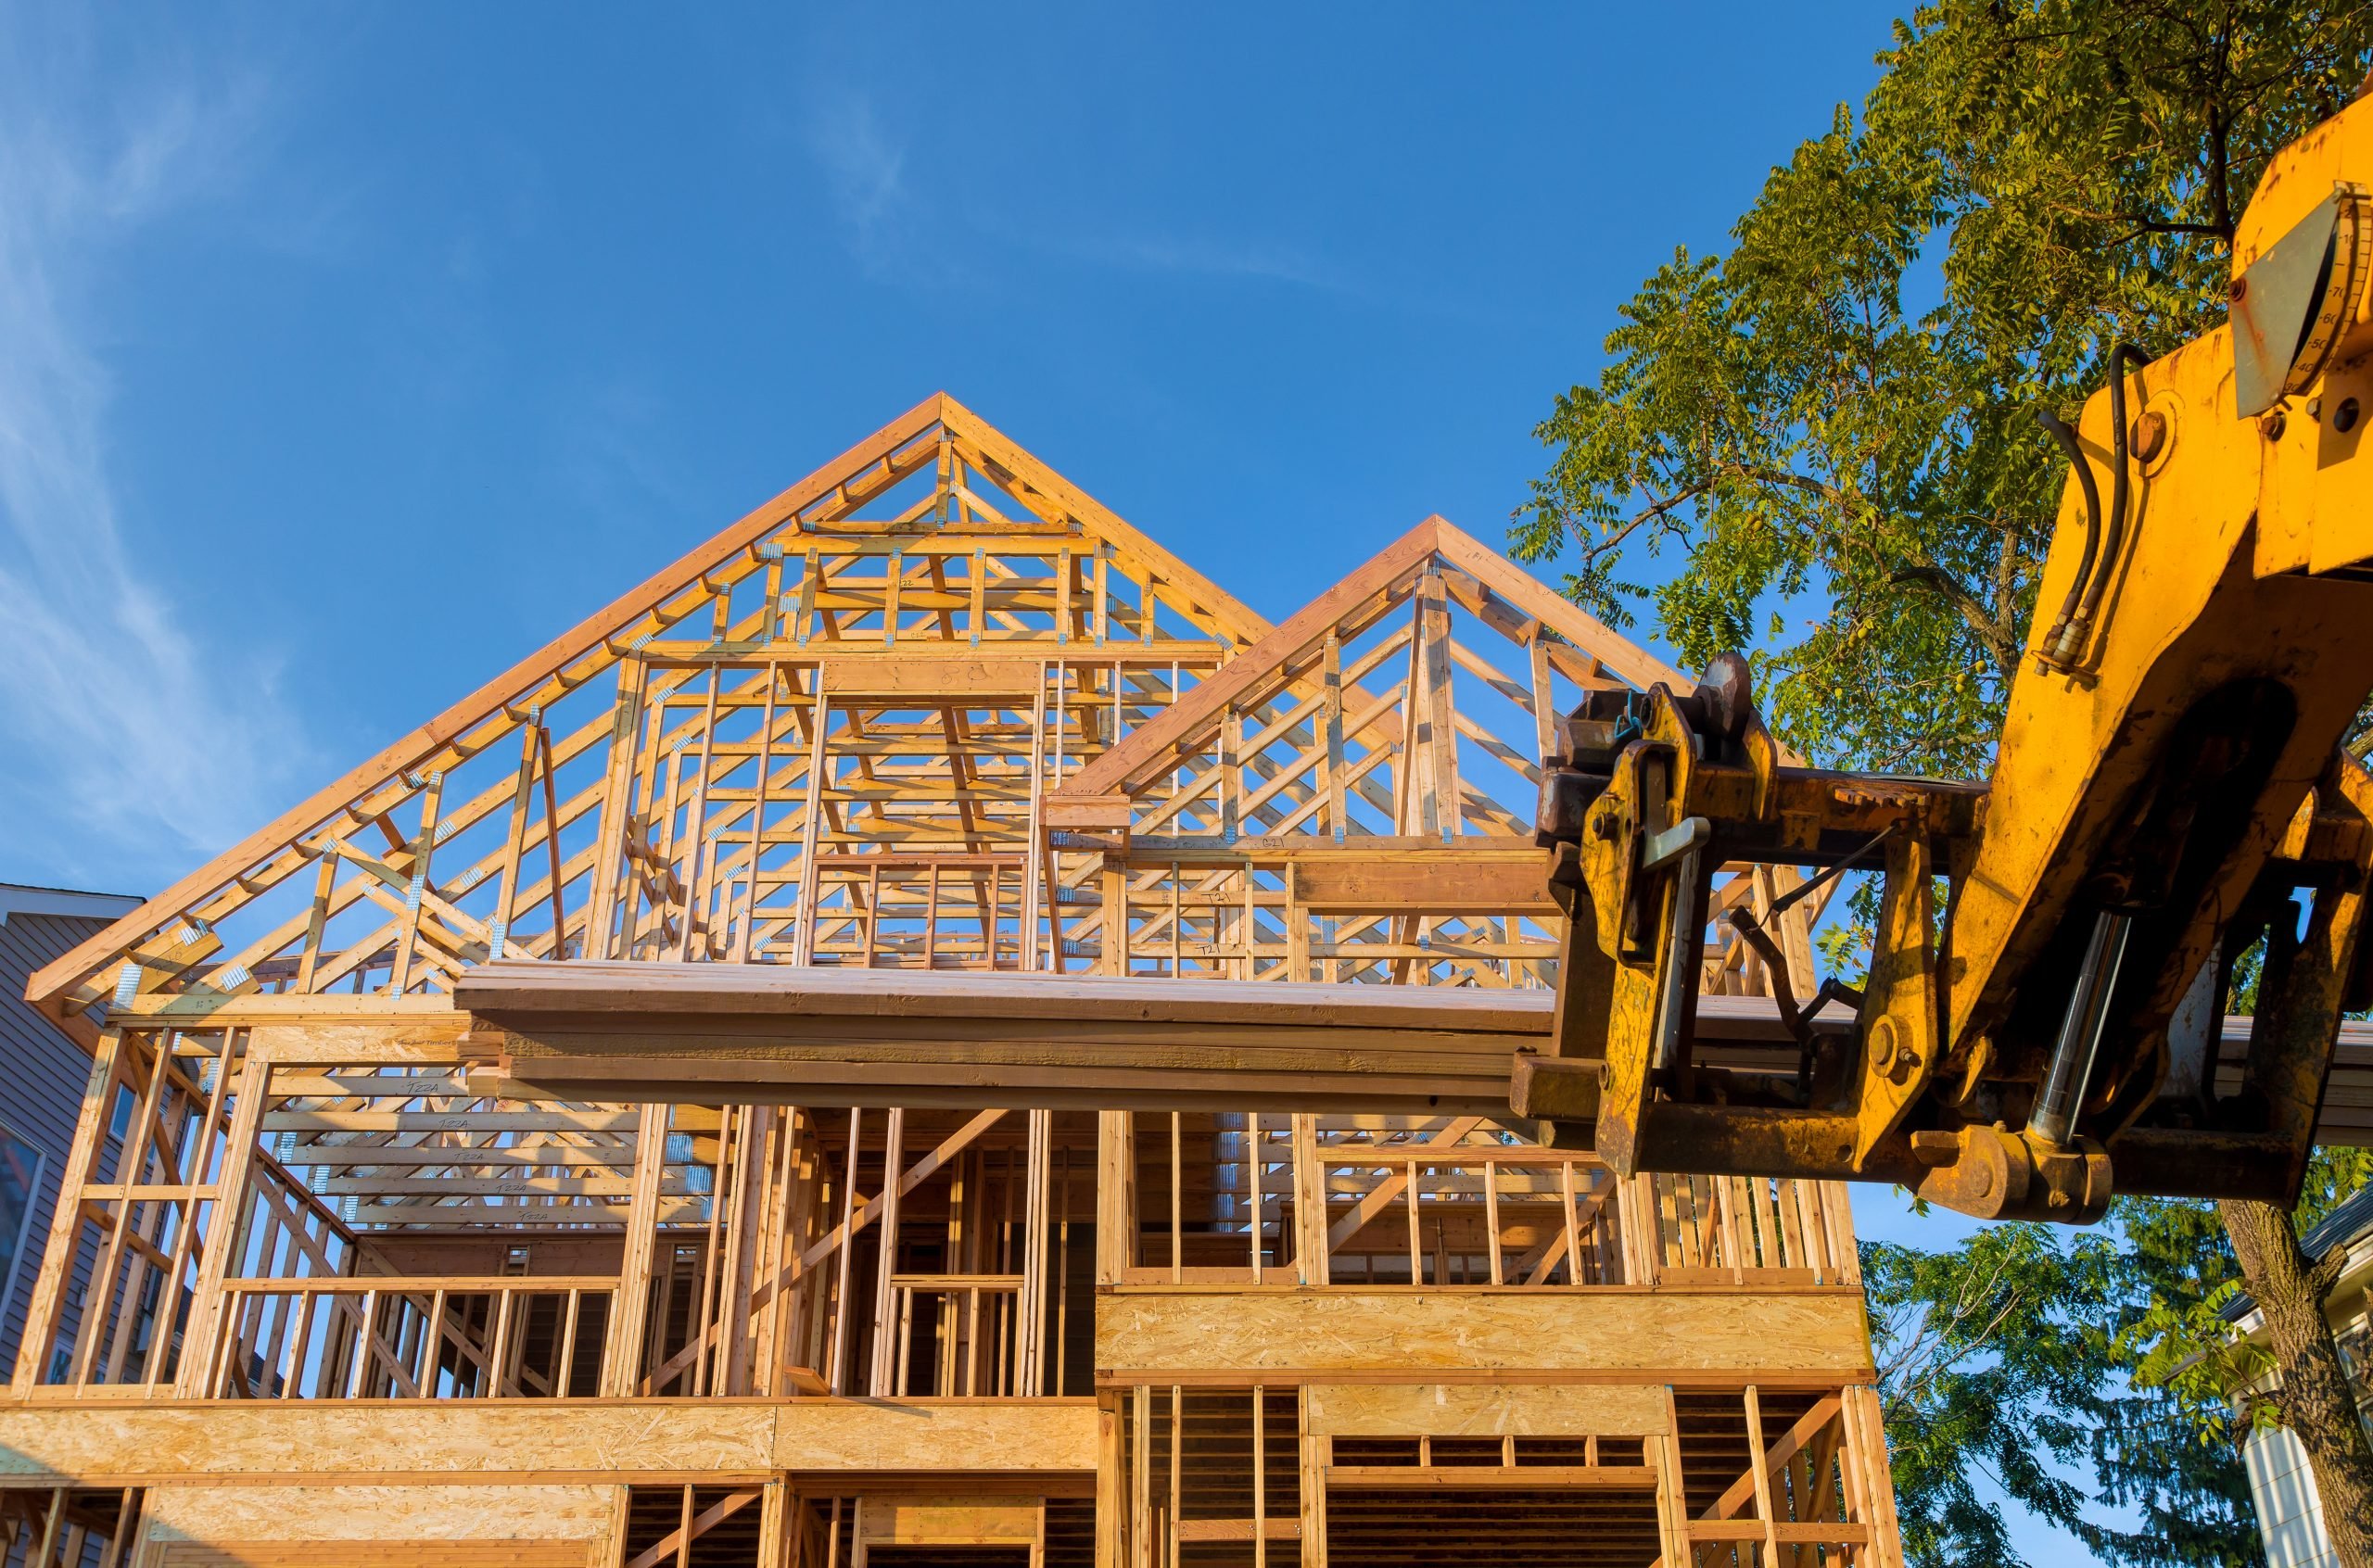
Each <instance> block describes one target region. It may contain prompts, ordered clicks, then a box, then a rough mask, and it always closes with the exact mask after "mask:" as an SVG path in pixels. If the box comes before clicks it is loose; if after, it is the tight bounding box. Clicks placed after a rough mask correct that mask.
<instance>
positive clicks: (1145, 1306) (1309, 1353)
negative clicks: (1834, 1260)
mask: <svg viewBox="0 0 2373 1568" xmlns="http://www.w3.org/2000/svg"><path fill="white" fill-rule="evenodd" d="M1096 1365H1097V1367H1098V1377H1100V1378H1105V1379H1106V1380H1107V1381H1110V1382H1113V1383H1131V1382H1144V1381H1154V1382H1160V1381H1161V1379H1160V1378H1151V1379H1148V1378H1143V1377H1139V1376H1137V1375H1136V1374H1138V1373H1140V1372H1194V1373H1198V1374H1201V1377H1202V1380H1203V1381H1208V1380H1209V1375H1210V1374H1211V1373H1213V1372H1263V1373H1276V1374H1293V1373H1325V1372H1376V1373H1402V1374H1406V1373H1423V1372H1464V1373H1466V1374H1467V1376H1466V1378H1465V1379H1462V1381H1472V1380H1473V1378H1474V1374H1476V1373H1478V1372H1568V1373H1571V1372H1592V1373H1622V1372H1643V1373H1653V1374H1657V1376H1656V1380H1657V1381H1663V1374H1668V1373H1683V1374H1685V1373H1690V1372H1701V1373H1707V1374H1719V1375H1725V1376H1727V1375H1729V1374H1732V1373H1734V1372H1764V1373H1770V1372H1824V1373H1835V1374H1837V1375H1838V1376H1839V1377H1840V1378H1842V1379H1845V1380H1847V1381H1858V1380H1862V1379H1867V1378H1868V1377H1869V1376H1870V1374H1871V1342H1870V1332H1869V1328H1868V1326H1867V1324H1866V1323H1865V1321H1864V1317H1863V1306H1862V1293H1861V1292H1860V1291H1859V1290H1853V1289H1842V1290H1821V1291H1806V1292H1801V1293H1789V1294H1784V1295H1783V1294H1778V1293H1770V1294H1766V1293H1760V1292H1745V1293H1742V1292H1737V1291H1730V1290H1725V1291H1719V1292H1704V1293H1698V1292H1680V1291H1668V1290H1656V1291H1647V1290H1638V1291H1633V1290H1603V1291H1602V1290H1593V1291H1583V1292H1569V1291H1544V1292H1540V1293H1524V1294H1509V1293H1504V1292H1498V1291H1494V1292H1490V1293H1485V1292H1481V1291H1459V1290H1428V1291H1414V1292H1413V1291H1407V1290H1402V1291H1381V1290H1379V1291H1363V1290H1357V1289H1345V1288H1343V1287H1341V1286H1337V1287H1334V1288H1331V1289H1328V1290H1325V1291H1293V1290H1279V1291H1258V1290H1255V1291H1230V1292H1225V1293H1220V1292H1197V1291H1187V1292H1164V1291H1161V1289H1160V1288H1159V1287H1148V1288H1140V1289H1128V1290H1122V1291H1116V1292H1113V1293H1112V1294H1110V1295H1109V1296H1105V1297H1104V1298H1102V1299H1101V1300H1099V1301H1098V1304H1097V1313H1096Z"/></svg>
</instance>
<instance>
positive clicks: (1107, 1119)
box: [1096, 1111, 1137, 1284]
mask: <svg viewBox="0 0 2373 1568" xmlns="http://www.w3.org/2000/svg"><path fill="white" fill-rule="evenodd" d="M1135 1144H1136V1132H1135V1128H1134V1126H1133V1119H1132V1117H1131V1116H1130V1113H1129V1112H1127V1111H1098V1112H1097V1113H1096V1283H1098V1284H1116V1283H1119V1282H1120V1279H1121V1271H1123V1270H1124V1269H1127V1268H1130V1267H1132V1266H1133V1265H1134V1264H1135V1263H1136V1260H1137V1246H1136V1239H1137V1238H1136V1221H1137V1212H1136V1211H1137V1206H1136V1192H1135V1190H1134V1189H1135V1188H1136V1146H1135Z"/></svg>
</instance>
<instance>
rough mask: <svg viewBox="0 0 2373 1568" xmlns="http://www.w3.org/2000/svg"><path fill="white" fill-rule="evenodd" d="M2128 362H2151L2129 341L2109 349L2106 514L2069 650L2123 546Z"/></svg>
mask: <svg viewBox="0 0 2373 1568" xmlns="http://www.w3.org/2000/svg"><path fill="white" fill-rule="evenodd" d="M2129 361H2131V362H2132V363H2133V365H2134V366H2135V368H2137V369H2140V368H2141V367H2142V366H2144V365H2147V364H2149V363H2150V362H2151V356H2150V355H2148V354H2146V353H2144V352H2143V351H2142V350H2141V349H2139V348H2136V347H2135V346H2134V345H2133V344H2131V343H2121V344H2119V345H2118V346H2117V347H2115V348H2112V349H2111V350H2110V451H2111V454H2112V462H2113V467H2112V468H2111V470H2110V515H2109V522H2108V525H2107V527H2106V528H2105V529H2104V530H2103V532H2102V535H2101V550H2100V561H2099V562H2098V563H2096V567H2097V569H2096V570H2095V571H2094V572H2093V574H2092V578H2091V580H2090V581H2089V582H2087V584H2086V585H2085V600H2084V602H2083V603H2082V604H2081V605H2079V606H2078V607H2077V610H2076V620H2075V625H2073V626H2070V627H2069V629H2068V638H2069V641H2070V642H2071V643H2072V644H2073V645H2074V646H2073V647H2072V649H2071V650H2070V651H2071V653H2072V654H2073V653H2075V651H2080V650H2082V649H2083V647H2084V645H2085V644H2086V642H2087V641H2088V640H2089V639H2091V636H2092V631H2093V621H2094V618H2095V617H2096V616H2098V615H2099V614H2100V608H2101V595H2102V593H2103V592H2104V591H2105V590H2106V589H2107V588H2109V584H2110V578H2111V576H2112V575H2114V574H2115V573H2116V571H2117V557H2118V551H2119V550H2123V549H2124V548H2125V546H2126V501H2127V499H2128V494H2129V491H2130V489H2131V486H2130V484H2129V482H2128V473H2127V471H2128V469H2129V468H2130V467H2131V466H2132V458H2131V454H2130V453H2129V452H2128V451H2127V449H2126V365H2127V363H2128V362H2129Z"/></svg>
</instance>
